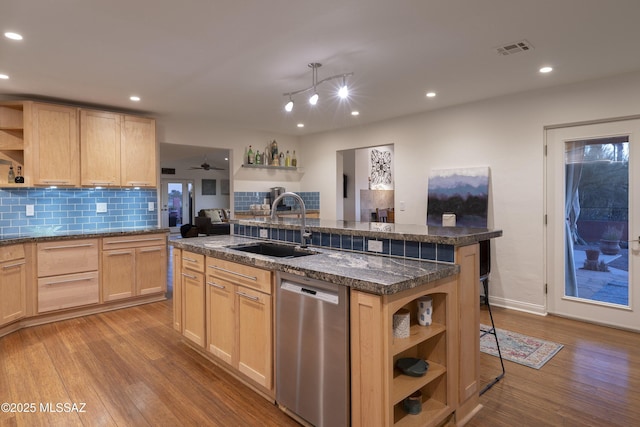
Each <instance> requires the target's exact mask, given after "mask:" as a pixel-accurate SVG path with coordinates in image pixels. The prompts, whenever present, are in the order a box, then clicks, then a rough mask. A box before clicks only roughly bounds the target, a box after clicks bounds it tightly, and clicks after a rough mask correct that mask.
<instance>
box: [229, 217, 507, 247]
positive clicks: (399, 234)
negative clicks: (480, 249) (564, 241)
mask: <svg viewBox="0 0 640 427" xmlns="http://www.w3.org/2000/svg"><path fill="white" fill-rule="evenodd" d="M230 222H231V223H234V224H240V225H253V226H258V227H265V228H269V227H277V228H284V229H291V230H298V229H300V219H298V218H278V219H275V220H273V221H272V220H271V218H255V219H235V220H234V219H232V220H231V221H230ZM307 229H308V230H310V231H311V232H320V233H334V234H349V235H352V236H364V237H370V238H374V239H396V240H410V241H414V242H429V243H438V244H444V245H454V246H465V245H470V244H473V243H477V242H480V241H482V240H489V239H493V238H496V237H500V236H502V230H492V229H487V228H467V227H434V226H427V225H418V224H393V223H388V222H356V221H337V220H325V219H317V218H307Z"/></svg>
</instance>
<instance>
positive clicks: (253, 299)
mask: <svg viewBox="0 0 640 427" xmlns="http://www.w3.org/2000/svg"><path fill="white" fill-rule="evenodd" d="M236 294H238V295H240V296H241V297H244V298H247V299H250V300H251V301H260V298H258V297H254V296H253V295H247V294H245V293H244V292H240V291H236Z"/></svg>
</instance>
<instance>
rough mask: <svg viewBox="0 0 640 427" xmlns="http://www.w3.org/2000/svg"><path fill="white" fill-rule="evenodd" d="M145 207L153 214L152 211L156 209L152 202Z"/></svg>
mask: <svg viewBox="0 0 640 427" xmlns="http://www.w3.org/2000/svg"><path fill="white" fill-rule="evenodd" d="M147 206H148V207H147V210H148V211H149V212H153V211H154V210H155V209H156V207H155V203H153V202H149V204H148V205H147Z"/></svg>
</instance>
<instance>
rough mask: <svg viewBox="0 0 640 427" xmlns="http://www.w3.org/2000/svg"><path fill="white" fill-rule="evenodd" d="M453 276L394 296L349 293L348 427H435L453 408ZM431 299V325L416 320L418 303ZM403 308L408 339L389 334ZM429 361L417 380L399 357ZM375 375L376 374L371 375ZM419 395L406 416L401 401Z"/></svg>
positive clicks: (455, 403) (454, 284)
mask: <svg viewBox="0 0 640 427" xmlns="http://www.w3.org/2000/svg"><path fill="white" fill-rule="evenodd" d="M456 287H457V280H456V278H455V277H454V278H448V279H441V280H439V281H437V282H434V283H432V284H429V285H425V286H422V287H418V288H414V289H411V290H407V291H404V292H399V293H397V294H393V295H386V296H377V295H372V294H367V293H365V292H361V291H356V290H352V291H351V343H352V344H351V390H352V396H351V397H352V407H351V411H352V424H353V425H383V426H438V425H440V424H442V423H443V422H444V421H445V420H446V419H447V418H448V417H449V416H450V415H451V414H452V413H453V412H454V411H455V409H456V406H457V399H456V398H457V396H456V388H457V387H456V386H457V383H456V381H457V362H458V360H457V340H456V339H457V318H456V316H455V313H457V310H456V305H455V304H456ZM426 295H428V296H430V297H431V298H432V301H433V314H432V321H433V323H432V324H431V325H430V326H420V325H418V322H417V300H418V298H419V297H421V296H426ZM399 310H408V311H409V313H411V315H410V318H411V320H410V334H409V337H408V338H397V337H394V335H393V315H394V314H395V313H397V312H398V311H399ZM404 357H414V358H420V359H425V360H426V361H427V362H428V363H429V368H428V370H427V373H426V374H425V375H424V376H421V377H412V376H407V375H403V374H402V373H401V371H400V370H399V369H398V368H396V367H395V366H396V362H397V361H398V359H400V358H404ZM374 373H375V374H374ZM417 391H419V392H420V393H421V398H420V399H421V404H422V409H421V412H420V413H419V414H417V415H409V414H407V412H405V410H404V409H403V401H404V399H406V398H407V397H408V396H410V395H411V394H412V393H414V392H417Z"/></svg>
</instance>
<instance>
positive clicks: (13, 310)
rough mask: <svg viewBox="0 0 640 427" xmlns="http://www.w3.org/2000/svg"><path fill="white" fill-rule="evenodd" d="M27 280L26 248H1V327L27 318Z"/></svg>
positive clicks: (16, 246)
mask: <svg viewBox="0 0 640 427" xmlns="http://www.w3.org/2000/svg"><path fill="white" fill-rule="evenodd" d="M26 280H27V275H26V262H25V254H24V246H23V245H12V246H8V247H5V248H0V295H1V296H2V297H1V298H0V326H2V325H6V324H7V323H10V322H13V321H15V320H18V319H21V318H22V317H24V316H25V313H26Z"/></svg>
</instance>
